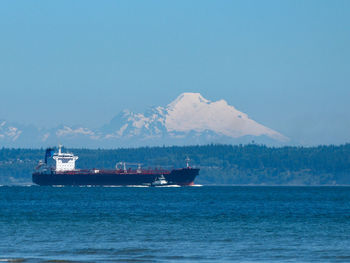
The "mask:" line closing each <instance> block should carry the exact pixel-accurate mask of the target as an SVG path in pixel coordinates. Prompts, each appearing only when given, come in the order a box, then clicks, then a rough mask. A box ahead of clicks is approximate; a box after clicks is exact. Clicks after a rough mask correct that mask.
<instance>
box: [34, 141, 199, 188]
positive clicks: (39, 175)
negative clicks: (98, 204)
mask: <svg viewBox="0 0 350 263" xmlns="http://www.w3.org/2000/svg"><path fill="white" fill-rule="evenodd" d="M49 158H53V160H55V161H56V165H55V166H49V165H48V160H49ZM78 158H79V157H78V156H76V155H74V154H73V153H68V152H65V153H64V152H62V146H61V145H60V146H59V148H58V152H54V151H53V149H50V148H49V149H47V150H46V153H45V161H40V162H39V164H38V166H37V167H36V168H35V171H34V173H33V174H32V180H33V183H35V184H37V185H42V186H88V185H91V186H156V185H159V183H158V182H161V184H160V185H161V186H167V185H180V186H190V185H193V184H194V180H195V178H196V176H198V174H199V168H193V167H191V166H190V165H189V159H188V158H187V159H186V167H185V168H180V169H171V170H166V169H159V168H156V169H151V168H147V169H143V168H142V167H141V164H138V165H137V168H136V169H132V168H127V165H128V163H125V162H118V163H117V164H116V166H115V169H110V170H106V169H95V168H94V169H76V168H75V162H76V160H78Z"/></svg>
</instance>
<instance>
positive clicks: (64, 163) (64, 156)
mask: <svg viewBox="0 0 350 263" xmlns="http://www.w3.org/2000/svg"><path fill="white" fill-rule="evenodd" d="M61 148H62V145H60V146H58V153H55V154H54V155H53V159H54V160H55V161H56V172H63V171H73V170H75V161H76V160H78V158H79V157H78V156H75V155H74V154H72V153H62V151H61Z"/></svg>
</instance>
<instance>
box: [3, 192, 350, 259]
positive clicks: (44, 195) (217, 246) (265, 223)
mask: <svg viewBox="0 0 350 263" xmlns="http://www.w3.org/2000/svg"><path fill="white" fill-rule="evenodd" d="M349 235H350V188H347V187H320V188H317V187H185V188H124V187H121V188H100V187H96V188H94V187H92V188H87V187H86V188H80V187H62V188H53V187H0V261H24V262H38V261H39V262H40V261H42V262H50V261H51V262H57V261H60V262H61V261H83V262H169V261H170V262H171V261H176V262H178V261H181V262H198V261H202V262H215V261H217V262H349V261H350V237H349Z"/></svg>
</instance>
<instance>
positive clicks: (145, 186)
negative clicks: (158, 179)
mask: <svg viewBox="0 0 350 263" xmlns="http://www.w3.org/2000/svg"><path fill="white" fill-rule="evenodd" d="M125 187H149V186H148V185H126V186H125Z"/></svg>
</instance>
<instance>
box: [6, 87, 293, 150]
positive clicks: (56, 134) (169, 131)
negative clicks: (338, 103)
mask: <svg viewBox="0 0 350 263" xmlns="http://www.w3.org/2000/svg"><path fill="white" fill-rule="evenodd" d="M30 134H31V140H32V144H33V145H38V146H42V145H52V144H57V143H64V144H67V145H72V146H74V147H79V146H80V147H106V146H108V147H130V146H132V147H137V146H146V145H152V146H155V145H165V144H166V145H185V144H188V143H197V144H207V143H212V142H216V143H240V142H247V140H248V141H249V140H256V141H258V142H263V143H264V142H269V143H285V142H287V141H288V140H289V139H288V138H287V137H286V136H284V135H282V134H281V133H279V132H277V131H275V130H273V129H271V128H268V127H265V126H263V125H262V124H260V123H258V122H256V121H254V120H252V119H250V118H249V117H248V115H247V114H245V113H243V112H241V111H239V110H237V109H236V108H235V107H234V106H231V105H229V104H228V103H227V102H226V101H225V100H218V101H214V102H212V101H210V100H208V99H206V98H204V97H203V96H202V95H201V94H200V93H191V92H185V93H182V94H180V95H179V96H178V97H177V98H176V99H175V100H173V101H172V102H170V103H169V104H167V105H166V106H155V107H151V108H149V109H148V110H147V111H145V112H144V113H137V112H133V111H131V110H123V111H121V112H120V113H119V114H117V115H116V116H115V117H114V118H112V119H111V121H110V122H109V123H107V124H105V125H103V126H102V127H100V128H98V129H91V128H88V127H82V126H79V125H76V126H68V125H60V126H58V127H56V128H51V129H41V128H37V131H36V132H34V130H33V128H31V132H30ZM34 134H35V136H33V135H34ZM28 136H29V133H28V132H27V130H26V127H25V126H19V127H16V125H14V124H10V123H8V122H6V121H0V142H2V143H3V144H4V145H9V146H12V145H16V143H17V142H19V141H20V142H22V143H24V141H25V140H26V138H27V137H28ZM28 139H29V138H28Z"/></svg>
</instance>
